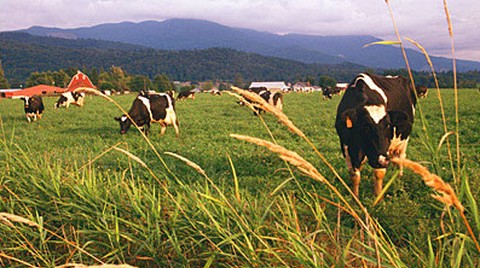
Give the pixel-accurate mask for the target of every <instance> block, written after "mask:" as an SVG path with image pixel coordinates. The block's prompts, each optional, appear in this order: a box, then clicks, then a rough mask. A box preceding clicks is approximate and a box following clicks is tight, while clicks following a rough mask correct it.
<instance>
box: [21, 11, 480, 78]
mask: <svg viewBox="0 0 480 268" xmlns="http://www.w3.org/2000/svg"><path fill="white" fill-rule="evenodd" d="M23 31H25V32H28V33H30V34H34V35H41V36H54V37H62V38H70V39H76V38H92V39H101V40H108V41H118V42H122V43H128V44H135V45H141V46H146V47H151V48H156V49H166V50H193V49H205V48H213V47H222V48H232V49H236V50H240V51H245V52H253V53H258V54H261V55H265V56H274V57H279V58H284V59H289V60H295V61H301V62H304V63H321V64H338V63H343V62H351V63H355V64H359V65H364V66H369V67H372V68H382V69H397V68H405V63H404V60H403V57H402V54H401V51H400V49H399V48H398V47H392V46H379V45H377V46H370V47H367V48H363V46H364V45H365V44H369V43H372V42H376V41H380V39H379V38H376V37H373V36H314V35H301V34H288V35H277V34H272V33H267V32H259V31H254V30H248V29H240V28H232V27H228V26H224V25H221V24H217V23H213V22H209V21H204V20H193V19H170V20H165V21H162V22H158V21H145V22H140V23H132V22H122V23H110V24H100V25H97V26H93V27H84V28H76V29H59V28H44V27H32V28H29V29H26V30H23ZM407 54H408V57H409V62H410V66H411V67H412V68H413V69H414V70H429V67H428V65H427V62H426V60H425V57H424V56H423V55H422V54H421V53H419V52H417V51H415V50H411V49H407ZM432 61H433V63H434V65H435V69H436V70H438V71H443V70H450V69H451V68H452V61H451V59H447V58H442V57H432ZM457 70H458V71H461V72H462V71H469V70H480V62H475V61H465V60H458V61H457Z"/></svg>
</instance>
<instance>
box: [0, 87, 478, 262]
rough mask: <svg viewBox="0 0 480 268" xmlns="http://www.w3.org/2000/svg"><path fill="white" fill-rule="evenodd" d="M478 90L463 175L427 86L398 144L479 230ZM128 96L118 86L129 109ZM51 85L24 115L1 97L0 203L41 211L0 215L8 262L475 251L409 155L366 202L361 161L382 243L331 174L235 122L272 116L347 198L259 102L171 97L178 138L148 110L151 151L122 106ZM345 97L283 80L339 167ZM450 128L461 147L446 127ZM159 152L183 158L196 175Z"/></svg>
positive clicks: (295, 142) (290, 109)
mask: <svg viewBox="0 0 480 268" xmlns="http://www.w3.org/2000/svg"><path fill="white" fill-rule="evenodd" d="M479 95H480V94H479V92H478V90H460V91H459V103H460V107H459V111H460V112H459V113H460V141H461V142H460V148H461V163H462V165H461V168H460V171H459V174H460V180H458V181H455V180H454V178H453V176H452V170H451V164H450V163H451V162H450V161H449V159H448V153H447V150H446V144H445V143H443V144H442V146H441V148H440V150H437V147H438V146H439V143H440V140H441V139H442V137H443V135H444V131H443V124H442V120H441V112H440V108H439V102H438V99H437V96H436V93H435V92H433V91H432V92H430V93H429V95H428V98H425V99H420V101H419V104H420V105H421V107H420V108H421V111H422V113H417V119H416V122H415V127H414V131H413V135H412V138H411V140H410V143H409V148H408V151H407V157H408V158H410V159H412V160H414V161H416V162H419V163H422V164H423V165H424V166H426V167H428V168H429V169H430V171H431V172H433V173H435V174H438V175H439V176H441V177H442V178H443V179H444V180H445V181H446V182H448V183H450V184H451V185H452V186H453V188H454V189H455V190H457V191H458V192H457V194H458V195H459V197H460V200H461V201H462V203H463V205H464V206H465V207H466V210H467V218H468V220H469V221H470V224H471V225H472V226H473V229H474V233H476V234H478V233H479V232H480V229H479V228H480V219H479V216H478V215H479V211H478V208H477V207H475V205H476V202H475V200H478V198H479V197H480V190H479V189H480V181H479V179H480V177H479V173H480V164H479V162H480V138H479V137H480V136H479V134H478V133H479V132H480V125H479V121H478V118H479V115H480V109H479V108H480V105H479V103H478V97H479ZM134 97H135V96H134V95H125V96H114V97H113V99H114V100H115V101H116V102H118V103H119V104H120V105H121V106H122V107H124V109H126V110H128V109H129V108H130V105H131V102H132V100H133V98H134ZM442 97H443V99H444V107H445V112H446V115H447V125H448V130H449V131H454V130H455V117H454V102H453V90H442ZM55 101H56V98H44V103H45V106H46V110H45V113H44V116H43V118H42V120H40V121H38V122H34V123H28V122H27V120H26V118H25V116H24V112H23V106H22V102H21V101H20V100H9V99H0V118H1V130H0V140H1V147H2V149H1V151H0V152H1V154H0V176H1V177H0V197H1V198H2V199H1V200H2V201H1V203H0V210H1V211H2V212H7V213H11V214H13V215H18V216H22V217H24V218H25V219H29V220H30V221H32V222H34V223H36V224H38V225H39V226H36V227H31V226H28V225H25V224H15V225H14V224H3V225H0V259H1V260H2V262H1V264H3V265H12V266H24V265H27V266H28V265H32V266H42V267H45V266H56V265H63V264H66V263H84V264H100V263H112V264H113V263H128V264H131V265H135V266H140V267H144V266H151V267H154V266H163V267H165V266H169V267H184V266H191V267H198V266H206V267H208V266H212V267H219V266H226V267H230V266H235V267H237V266H259V267H266V266H294V267H299V266H304V267H310V266H319V267H324V266H332V265H339V266H357V265H361V264H364V263H370V264H373V263H376V262H377V261H378V258H380V259H381V260H382V263H383V264H385V265H390V266H397V267H402V266H407V267H417V266H429V265H430V264H432V263H433V264H435V263H437V264H438V262H440V261H441V262H442V263H443V262H444V264H445V265H447V264H448V265H447V266H450V265H451V266H452V267H454V266H455V265H457V266H458V265H460V266H461V265H467V266H469V265H479V261H478V259H479V258H480V255H479V252H477V251H476V250H475V246H474V243H472V241H471V239H469V237H468V234H467V232H466V231H465V230H464V226H463V225H462V224H460V223H459V220H458V217H456V216H455V211H453V209H451V210H448V211H449V212H448V213H446V214H445V209H444V206H443V204H441V203H439V202H438V201H436V200H435V199H433V198H431V196H430V195H431V194H432V193H433V192H432V190H431V189H430V188H429V187H428V186H426V185H425V184H424V183H423V182H422V180H421V179H420V177H419V176H418V175H415V174H414V173H412V172H410V171H408V170H407V171H406V172H405V175H404V176H403V177H401V178H397V176H396V175H397V174H396V173H397V170H396V169H395V168H392V169H390V170H389V172H388V173H387V177H386V181H389V180H391V179H392V183H391V185H390V187H389V188H388V191H387V193H386V196H385V198H384V200H383V201H382V202H381V203H380V204H378V205H376V206H373V205H372V202H373V193H372V190H373V186H372V180H371V179H370V178H371V177H372V170H371V168H369V167H366V168H365V169H364V170H363V172H362V179H363V180H362V183H361V186H360V188H361V189H360V196H361V198H360V199H361V200H362V202H363V204H364V206H365V207H366V208H367V209H368V213H369V214H371V215H372V217H373V218H374V219H376V220H378V222H379V226H381V227H382V228H383V231H380V232H379V233H382V234H384V235H385V236H386V237H387V238H386V239H385V240H386V242H382V243H381V245H385V248H386V249H385V250H378V248H377V249H375V247H378V245H377V244H376V243H375V241H376V240H375V239H371V240H369V239H368V235H367V238H365V237H363V235H362V231H361V230H362V228H360V227H359V226H358V224H357V222H356V220H355V217H352V216H351V215H349V214H348V213H345V212H341V211H343V210H344V209H342V207H343V205H341V202H340V201H339V200H338V197H337V196H335V195H334V194H333V193H332V192H331V191H330V190H329V189H328V187H326V186H325V184H323V183H320V182H318V181H315V180H313V179H311V178H309V177H307V176H305V175H303V174H302V173H301V172H298V171H297V170H296V169H295V168H292V167H290V166H289V165H288V164H286V163H285V162H284V161H283V160H281V159H280V158H279V157H278V156H277V155H275V154H273V153H271V152H270V151H268V150H267V149H265V148H263V147H257V146H255V145H252V144H250V143H246V142H243V141H239V140H236V139H234V138H231V137H230V136H229V134H232V133H236V134H242V135H249V136H253V137H258V138H261V139H265V140H269V141H272V137H271V136H270V135H269V131H271V133H272V134H273V137H274V139H275V141H276V142H277V143H278V144H280V145H282V146H284V147H285V148H287V149H289V150H292V151H295V152H297V153H298V154H299V155H301V156H302V157H304V158H305V159H306V160H307V161H309V162H310V163H312V164H313V165H314V166H315V167H316V168H317V169H318V170H319V172H320V173H321V174H322V175H323V176H324V177H325V178H326V179H327V180H328V181H330V182H331V183H332V184H333V185H334V186H335V187H337V188H338V189H339V190H340V192H341V193H342V194H343V195H344V196H345V198H346V199H347V201H349V202H350V201H351V202H352V204H354V202H353V201H352V197H351V196H350V195H349V194H348V192H347V190H346V189H345V188H344V187H343V186H342V184H341V183H340V182H339V181H338V180H337V179H336V178H335V176H334V173H333V172H332V171H331V170H330V169H329V168H328V167H327V165H326V164H325V163H323V161H322V160H321V159H320V157H318V155H317V154H316V153H315V152H314V150H313V149H312V147H311V146H309V145H308V144H307V143H306V142H305V141H304V140H303V139H301V138H300V137H298V136H297V135H295V134H293V133H291V132H290V131H289V130H288V129H287V128H286V127H285V126H283V125H282V124H280V123H279V122H278V120H277V118H275V117H274V116H272V115H270V114H267V115H264V116H262V117H261V118H263V120H264V121H265V123H266V124H267V125H268V129H267V128H266V127H265V126H264V125H263V123H262V121H261V118H260V117H255V116H254V115H253V113H252V112H251V111H250V110H249V109H248V108H246V107H241V106H239V105H237V104H236V103H235V101H236V99H235V98H234V97H233V96H230V95H228V94H223V95H222V96H211V95H209V94H197V96H196V99H195V100H194V101H192V100H184V101H179V102H177V114H178V117H179V120H180V138H178V139H177V138H175V133H174V130H173V128H170V127H169V128H168V129H167V132H166V134H165V135H164V136H160V135H159V133H160V127H159V126H158V125H153V126H152V129H151V133H150V136H149V141H150V142H151V144H152V145H153V147H154V148H155V150H156V151H157V152H158V153H159V155H156V152H155V151H154V150H153V149H152V148H151V146H150V145H149V143H148V142H147V141H146V140H145V139H143V137H142V135H141V134H140V133H139V132H138V131H137V130H136V129H130V131H129V132H128V133H127V134H126V135H121V134H120V133H119V126H118V123H117V122H116V121H114V120H113V118H114V117H115V116H119V115H121V114H122V113H121V111H119V109H118V108H117V107H116V106H115V105H114V104H113V103H110V102H108V101H106V100H105V99H102V98H100V97H96V96H87V99H86V104H85V106H84V107H82V108H78V107H71V108H69V109H68V110H66V109H53V104H54V102H55ZM339 101H340V97H338V96H337V97H334V99H333V100H328V101H327V100H323V99H322V97H321V94H319V93H311V94H287V95H285V96H284V102H285V104H284V113H285V114H286V115H287V116H288V117H289V118H290V119H291V120H292V121H293V123H294V124H295V125H296V126H297V127H298V128H300V129H301V130H302V131H303V132H304V133H305V134H306V135H307V136H308V138H309V139H310V140H311V141H312V143H313V144H314V145H315V146H316V148H318V150H319V151H320V152H321V153H322V154H323V155H324V156H325V157H326V159H327V160H328V162H329V163H330V164H331V165H332V166H333V167H334V168H335V169H336V171H337V172H338V173H339V174H340V176H341V177H342V178H344V179H345V181H346V182H347V183H349V181H348V172H347V169H346V166H345V162H344V159H343V157H342V155H341V153H340V149H339V142H338V137H337V135H336V132H335V129H334V119H335V111H336V107H337V104H338V102H339ZM422 114H423V116H424V118H425V122H426V124H425V128H424V126H423V124H422V121H421V120H420V116H421V115H422ZM448 139H449V140H450V142H451V143H452V150H453V156H454V157H455V156H456V152H455V139H454V136H453V135H452V136H450V137H449V138H448ZM114 147H115V148H114ZM122 149H123V150H125V151H127V153H126V152H125V151H122ZM165 152H173V153H175V154H178V155H181V156H183V157H185V158H187V159H189V160H190V161H193V162H194V163H196V164H198V165H199V166H200V167H201V168H202V169H203V170H204V171H205V174H206V175H205V176H204V175H202V174H201V173H199V172H197V171H196V170H195V169H193V168H192V167H190V166H188V165H187V164H186V163H185V162H184V161H182V160H180V159H178V158H176V157H173V156H171V155H169V154H165ZM141 162H142V163H141ZM143 163H144V164H143ZM453 163H454V164H455V163H456V160H454V162H453ZM453 168H454V169H455V170H457V167H456V166H455V165H454V166H453ZM455 172H457V171H455ZM465 183H466V184H468V186H469V187H466V186H465V185H464V184H465ZM465 189H469V190H470V189H471V195H470V194H468V191H466V190H465ZM346 211H348V210H346ZM358 211H359V213H360V214H361V215H362V213H363V212H362V211H361V209H358ZM452 214H453V215H452ZM462 233H463V234H465V235H456V234H462ZM370 238H371V237H370ZM477 238H478V235H477ZM372 241H373V242H372ZM380 248H382V246H380ZM379 252H380V253H379ZM459 252H460V253H459ZM459 255H460V256H459ZM22 262H23V263H22ZM460 266H458V267H460Z"/></svg>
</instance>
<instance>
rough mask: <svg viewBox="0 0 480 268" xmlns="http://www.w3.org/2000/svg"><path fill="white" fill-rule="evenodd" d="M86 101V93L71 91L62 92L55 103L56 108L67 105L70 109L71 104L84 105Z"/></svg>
mask: <svg viewBox="0 0 480 268" xmlns="http://www.w3.org/2000/svg"><path fill="white" fill-rule="evenodd" d="M84 103H85V93H79V92H74V91H69V92H65V93H62V95H61V96H60V98H59V99H58V101H57V102H56V103H55V109H56V108H58V107H65V108H67V109H68V106H70V104H73V105H77V106H78V107H82V106H83V104H84Z"/></svg>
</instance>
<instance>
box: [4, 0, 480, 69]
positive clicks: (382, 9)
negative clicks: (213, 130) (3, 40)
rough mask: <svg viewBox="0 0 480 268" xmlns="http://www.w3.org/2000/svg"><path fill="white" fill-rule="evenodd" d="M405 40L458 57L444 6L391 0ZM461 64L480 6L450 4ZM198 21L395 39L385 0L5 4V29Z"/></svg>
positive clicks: (14, 0)
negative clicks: (190, 19) (452, 47)
mask: <svg viewBox="0 0 480 268" xmlns="http://www.w3.org/2000/svg"><path fill="white" fill-rule="evenodd" d="M389 2H390V5H391V7H392V10H393V15H394V17H395V20H396V23H397V26H398V28H399V31H400V34H401V35H402V36H403V37H410V38H412V39H414V40H415V41H417V42H418V43H420V44H421V45H423V46H424V47H425V48H426V49H427V51H428V53H429V54H431V55H439V56H446V57H451V56H452V54H451V41H450V39H449V37H448V26H447V20H446V15H445V11H444V7H443V0H390V1H389ZM446 2H447V5H448V8H449V11H450V16H451V19H452V23H453V33H454V45H455V53H456V56H457V58H460V59H469V60H476V61H480V31H479V30H478V29H479V28H480V1H479V0H461V1H454V0H446ZM170 18H193V19H204V20H209V21H213V22H217V23H220V24H223V25H226V26H231V27H241V28H249V29H253V30H258V31H266V32H271V33H278V34H285V33H302V34H313V35H373V36H376V37H378V38H382V39H385V40H392V39H395V32H394V27H393V23H392V19H391V17H390V15H389V11H388V6H387V4H386V3H385V0H76V1H67V0H0V31H7V30H18V29H25V28H28V27H31V26H45V27H59V28H77V27H85V26H93V25H97V24H101V23H116V22H122V21H132V22H140V21H144V20H158V21H162V20H165V19H170Z"/></svg>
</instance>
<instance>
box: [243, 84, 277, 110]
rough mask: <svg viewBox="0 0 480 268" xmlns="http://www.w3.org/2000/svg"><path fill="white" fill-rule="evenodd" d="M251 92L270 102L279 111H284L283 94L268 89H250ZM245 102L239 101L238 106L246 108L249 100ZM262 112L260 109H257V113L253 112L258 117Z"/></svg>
mask: <svg viewBox="0 0 480 268" xmlns="http://www.w3.org/2000/svg"><path fill="white" fill-rule="evenodd" d="M248 90H249V91H251V92H254V93H256V94H258V95H259V96H260V97H262V99H264V100H265V101H266V102H268V103H269V104H270V105H272V106H274V107H275V108H277V109H278V110H280V111H282V110H283V95H282V93H281V92H272V91H270V90H268V89H267V88H266V87H257V88H249V89H248ZM245 101H246V102H247V103H245V102H244V101H237V103H238V104H240V105H242V106H245V105H247V104H248V102H249V101H248V100H245ZM261 111H262V110H261V109H260V108H258V107H255V111H254V112H253V113H254V114H255V115H258V114H259V113H260V112H261Z"/></svg>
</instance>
